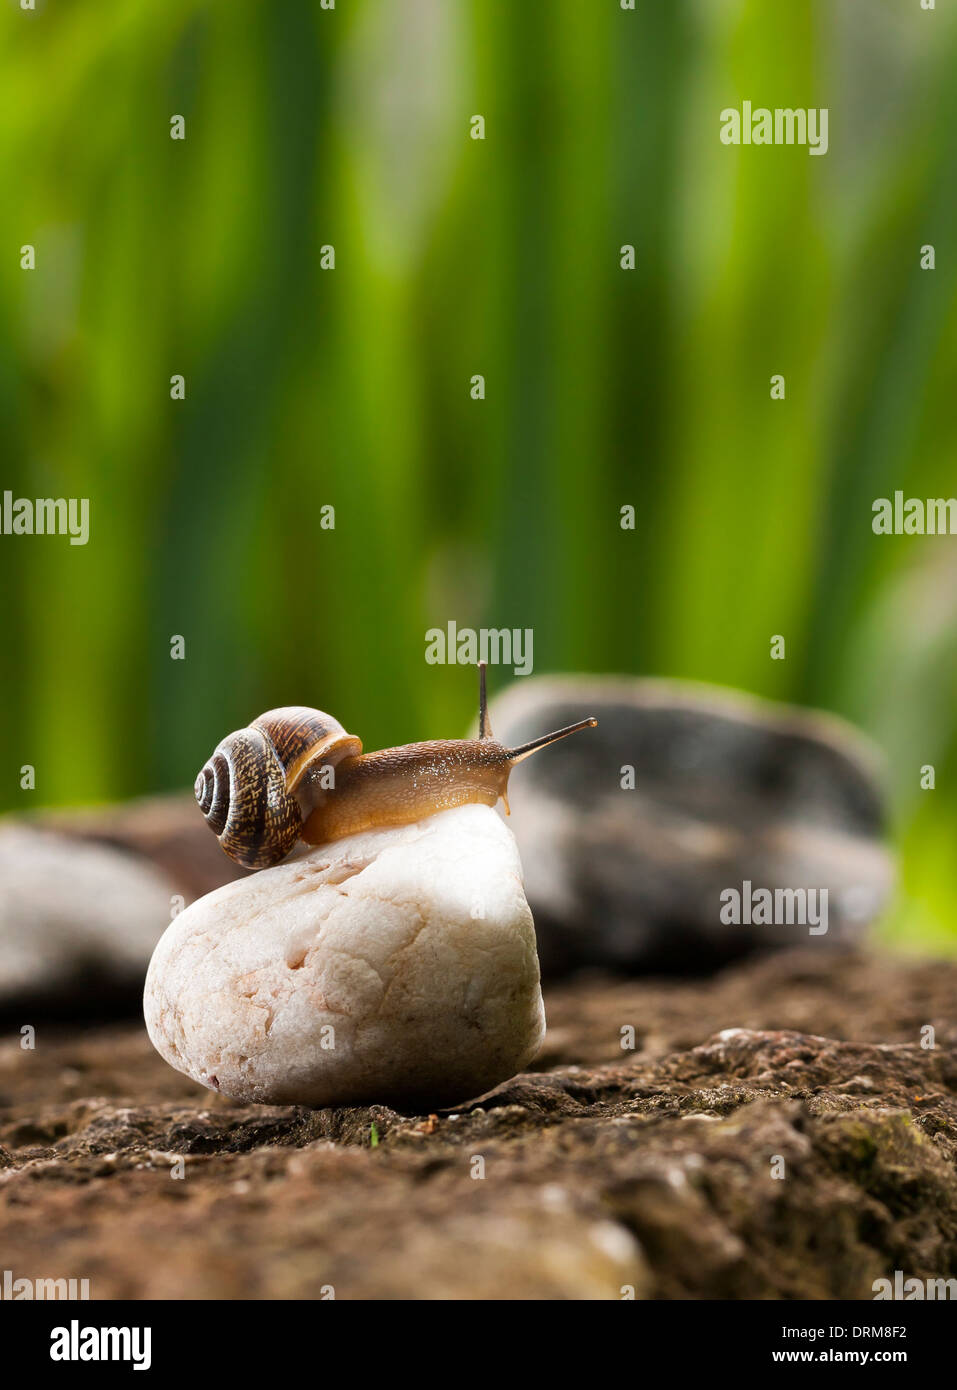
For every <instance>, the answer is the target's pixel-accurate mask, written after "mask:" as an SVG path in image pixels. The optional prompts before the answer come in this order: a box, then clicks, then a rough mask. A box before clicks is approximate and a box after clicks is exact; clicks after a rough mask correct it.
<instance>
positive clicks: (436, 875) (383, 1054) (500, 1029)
mask: <svg viewBox="0 0 957 1390" xmlns="http://www.w3.org/2000/svg"><path fill="white" fill-rule="evenodd" d="M143 1011H144V1015H145V1018H146V1026H147V1030H148V1032H149V1035H150V1038H151V1039H152V1042H153V1045H154V1047H155V1048H156V1049H157V1051H158V1052H159V1053H160V1054H161V1056H163V1057H165V1058H166V1060H167V1061H168V1062H169V1064H170V1065H171V1066H173V1067H175V1068H176V1069H177V1071H182V1072H185V1074H186V1075H187V1076H191V1077H192V1078H193V1079H194V1080H195V1081H201V1082H202V1083H203V1084H204V1085H206V1086H208V1087H209V1088H210V1089H211V1090H215V1091H221V1092H222V1093H223V1094H224V1095H227V1096H231V1097H232V1098H233V1099H234V1100H242V1101H258V1102H270V1103H274V1104H290V1103H296V1104H301V1105H310V1106H323V1105H345V1104H361V1103H362V1102H365V1101H372V1100H376V1101H383V1102H387V1103H388V1104H390V1105H406V1106H414V1107H421V1106H423V1105H427V1106H429V1107H434V1106H436V1105H447V1104H450V1103H452V1102H455V1101H464V1100H470V1099H471V1098H473V1097H474V1096H480V1095H482V1094H484V1092H486V1091H488V1090H490V1089H491V1087H492V1086H496V1085H498V1084H499V1082H501V1081H505V1080H507V1079H508V1078H509V1077H510V1076H513V1075H514V1074H515V1073H516V1072H517V1071H520V1070H521V1069H522V1067H524V1066H526V1065H527V1064H528V1063H529V1062H530V1061H531V1060H532V1059H533V1058H534V1057H535V1055H536V1054H537V1052H538V1051H539V1048H540V1047H541V1043H542V1037H543V1035H544V1032H545V1021H544V1017H543V1011H542V992H541V987H540V983H539V968H538V956H537V955H536V953H535V930H534V927H533V925H532V915H531V913H530V912H529V909H528V903H527V902H526V900H525V894H524V893H523V891H522V867H521V864H520V863H519V859H518V851H517V850H516V848H515V839H514V837H513V836H512V835H511V834H510V833H509V831H508V830H507V829H506V827H505V826H504V825H503V824H502V822H501V820H500V819H499V817H498V816H496V814H495V812H494V811H492V810H491V809H490V808H489V807H488V806H458V807H456V808H455V809H453V810H449V811H443V812H442V813H441V814H440V815H435V816H428V817H426V819H425V820H422V821H419V822H417V823H415V824H412V825H400V826H392V827H388V828H385V829H379V830H370V831H366V832H364V833H363V834H360V835H349V836H345V837H344V838H343V839H341V840H336V841H335V842H334V843H333V844H329V845H321V846H319V847H318V848H316V849H314V850H311V851H308V852H305V853H302V854H299V855H298V856H297V857H295V858H293V859H291V860H287V861H286V862H285V863H283V864H277V865H276V866H275V867H274V868H271V869H263V870H262V872H260V873H257V874H253V875H251V876H250V877H249V878H246V879H242V880H240V881H239V882H237V883H229V884H226V885H225V886H224V887H222V888H219V889H217V891H216V892H215V893H209V894H207V895H206V896H205V897H204V898H201V899H200V900H199V901H198V902H196V903H194V904H193V905H192V906H191V907H189V908H187V909H186V911H185V912H183V913H182V914H181V915H180V916H178V917H177V918H176V920H175V921H174V922H172V923H171V924H170V926H169V927H168V928H167V929H166V932H165V934H164V935H163V938H162V940H161V941H160V943H159V945H158V946H157V947H156V951H155V953H154V955H153V959H152V961H151V962H150V968H149V973H148V975H147V977H146V989H145V993H144V1000H143Z"/></svg>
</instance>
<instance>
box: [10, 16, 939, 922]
mask: <svg viewBox="0 0 957 1390" xmlns="http://www.w3.org/2000/svg"><path fill="white" fill-rule="evenodd" d="M954 8H955V7H954V6H952V5H949V4H946V3H944V4H940V3H939V4H938V6H937V9H936V10H935V11H932V12H929V11H923V10H922V9H921V7H920V0H818V3H813V2H812V0H695V2H692V0H639V3H638V8H637V10H636V11H635V12H629V11H623V10H622V9H621V8H620V4H619V0H564V2H563V0H338V2H337V4H336V7H335V9H333V10H325V9H323V8H322V6H321V4H320V3H319V0H314V3H309V2H307V0H302V2H301V3H298V2H295V0H287V2H286V3H282V4H279V3H275V2H273V3H266V0H260V2H259V3H254V2H253V0H222V3H212V2H211V0H97V2H96V3H92V0H72V2H69V0H37V10H36V13H29V12H23V11H21V9H20V8H19V3H18V0H5V3H4V6H3V12H2V21H0V142H2V143H0V186H2V190H3V196H2V199H0V441H2V443H0V447H2V465H3V466H2V485H3V487H4V488H6V489H10V490H12V491H13V493H14V495H24V496H29V497H37V496H81V497H89V498H90V499H91V539H90V542H89V544H88V545H87V546H86V547H79V546H78V547H72V546H70V545H69V544H68V543H67V541H66V540H65V539H61V538H55V537H45V538H42V539H40V538H28V537H0V593H2V612H3V634H4V641H3V657H4V667H3V680H2V683H0V700H2V711H0V713H2V720H0V724H2V728H3V735H2V738H3V743H4V748H3V758H2V768H3V775H2V777H0V806H2V807H3V808H5V809H10V808H14V809H27V808H30V809H32V808H34V807H38V806H41V805H49V804H65V803H79V802H91V801H101V800H106V799H111V798H120V797H127V796H131V795H134V794H138V793H143V792H149V791H156V790H159V789H163V788H173V787H180V786H184V785H189V784H191V783H192V779H193V776H194V775H195V772H196V770H197V768H198V766H199V765H200V764H201V763H202V762H203V761H204V760H205V758H206V757H207V755H208V753H209V752H210V751H211V749H212V747H213V745H214V744H215V743H216V741H217V740H218V739H219V738H220V737H221V736H222V735H223V734H224V733H226V732H227V731H228V730H230V729H232V728H234V727H236V726H238V725H242V724H244V723H246V722H247V721H248V720H249V719H250V718H251V717H252V716H254V715H255V714H257V713H259V712H260V711H261V710H262V709H264V708H266V707H268V706H271V705H276V704H281V703H287V702H297V703H306V704H316V705H319V706H321V707H323V708H326V709H329V710H331V711H332V712H334V713H335V714H337V715H338V716H339V717H340V718H341V719H342V720H343V722H344V723H345V724H346V726H347V727H348V728H349V729H351V730H353V731H355V732H357V733H358V734H359V735H360V736H361V737H362V738H363V740H364V741H365V743H366V747H367V748H371V747H376V746H382V745H385V744H390V743H397V742H405V741H407V740H411V739H416V738H423V737H436V736H439V735H454V734H458V733H461V732H463V731H464V730H465V728H466V727H467V726H468V723H469V721H470V720H471V719H472V717H473V715H474V710H473V705H474V698H475V692H474V678H473V674H472V673H470V672H469V671H468V670H467V669H465V668H463V667H457V666H429V665H427V664H426V663H425V660H424V651H425V640H424V634H425V630H426V629H427V628H428V627H430V626H432V625H438V626H444V625H445V624H446V623H447V621H448V620H449V619H451V618H454V619H455V620H456V621H457V622H458V623H459V624H460V625H468V626H474V627H482V626H487V627H502V626H509V627H523V628H524V627H531V628H533V629H534V636H535V649H534V650H535V670H536V673H543V672H548V671H558V670H588V671H621V672H636V673H645V674H656V675H673V676H685V677H691V678H695V679H702V680H708V681H715V682H720V683H724V684H729V685H734V686H740V687H743V688H745V689H748V690H751V691H755V692H758V693H760V694H763V695H766V696H770V697H773V698H781V699H787V700H792V701H797V702H801V703H805V704H811V705H817V706H821V707H823V708H827V709H830V710H834V711H837V712H839V713H841V714H843V715H845V716H847V717H849V718H850V719H852V720H854V721H856V722H857V723H859V724H860V725H861V726H862V727H863V728H864V729H866V730H868V731H869V732H870V733H871V734H872V735H873V736H874V737H875V738H876V740H877V741H878V743H879V744H880V745H881V747H882V748H883V750H884V752H885V754H886V757H887V767H888V785H889V789H890V793H891V798H892V807H893V815H894V828H895V835H896V837H897V840H898V842H899V844H900V846H901V849H902V851H903V868H902V883H901V891H900V894H899V902H898V906H897V908H896V909H895V911H894V913H893V914H891V916H890V918H889V920H888V921H887V923H885V925H884V928H883V931H884V934H885V937H886V938H887V939H889V940H894V941H895V942H899V943H902V944H906V945H916V946H919V947H922V948H926V947H928V946H932V947H934V948H937V949H939V948H942V947H943V948H949V949H957V913H955V911H954V900H955V894H957V854H955V850H957V788H955V776H957V741H955V726H957V719H955V713H957V540H955V538H953V537H938V538H932V537H913V536H901V537H876V536H874V534H873V533H872V530H871V503H872V501H873V499H874V498H875V497H879V496H889V495H892V494H893V492H894V490H895V489H897V488H900V489H903V490H904V491H905V493H907V494H908V495H910V494H913V495H915V496H919V497H928V496H950V495H953V494H954V493H955V491H957V452H955V442H957V440H955V435H957V426H955V421H957V412H955V400H954V395H955V383H957V296H955V266H957V259H955V257H957V238H955V227H957V82H955V80H954V73H955V70H957V19H955V13H954ZM743 99H749V100H751V101H752V102H753V103H754V104H755V105H768V106H772V107H773V106H794V107H821V106H827V107H828V108H829V111H830V131H829V136H830V149H829V152H828V154H827V155H826V156H823V157H811V156H809V154H808V152H807V150H806V149H804V148H801V147H792V148H773V149H768V148H763V149H762V148H756V147H752V148H750V149H747V148H741V149H735V148H728V147H725V146H724V145H722V144H721V142H720V140H719V138H718V132H719V113H720V111H721V109H722V108H724V107H726V106H730V105H739V104H740V102H741V101H742V100H743ZM177 114H179V115H182V116H184V117H185V120H186V139H185V140H184V141H173V140H171V139H170V118H171V116H173V115H177ZM475 114H481V115H483V116H484V118H485V121H486V139H485V140H484V141H476V140H472V139H471V138H470V136H469V128H470V124H469V123H470V118H471V117H472V116H473V115H475ZM26 243H31V244H33V245H35V246H36V254H37V268H36V270H35V271H33V272H25V271H22V270H21V269H20V247H21V246H22V245H24V244H26ZM925 243H932V244H933V245H934V246H935V248H936V263H937V264H936V269H935V270H934V271H932V272H931V271H922V270H921V269H920V265H919V258H920V248H921V246H922V245H923V244H925ZM330 244H331V245H333V246H334V247H335V257H336V265H335V269H334V270H323V269H321V268H320V247H321V246H323V245H330ZM626 244H632V245H634V246H635V248H636V252H637V262H638V263H637V268H636V269H635V270H634V271H625V270H622V269H621V267H620V264H619V253H620V248H621V247H622V246H623V245H626ZM174 373H182V374H183V375H184V376H185V378H186V393H187V394H186V399H185V401H173V400H171V399H170V384H169V383H170V377H171V376H172V375H173V374H174ZM476 373H481V374H482V375H483V376H484V377H485V380H486V391H487V396H486V399H485V400H484V401H475V400H472V399H471V397H470V389H469V387H470V379H471V377H472V376H473V375H474V374H476ZM774 373H782V374H783V375H784V376H785V378H786V384H787V385H786V390H787V397H786V400H785V401H783V402H776V401H772V400H771V398H770V385H769V382H770V377H771V376H772V374H774ZM625 504H632V505H634V506H635V507H636V509H637V518H638V520H637V529H636V530H635V531H633V532H632V531H623V530H621V528H620V526H619V509H620V508H621V507H622V506H623V505H625ZM323 505H332V506H334V507H335V514H336V527H335V530H324V529H321V528H320V525H319V516H320V508H321V507H322V506H323ZM778 633H780V634H783V635H784V636H785V637H786V639H787V659H786V661H772V660H771V659H770V638H771V636H772V634H778ZM174 634H181V635H182V636H183V637H184V638H185V642H186V659H185V660H182V661H174V660H171V659H170V641H171V638H172V637H173V635H174ZM507 678H508V679H511V676H510V674H509V675H508V677H507ZM505 679H506V675H505V673H504V672H501V671H498V672H493V673H492V687H493V689H495V688H500V687H501V684H502V683H503V682H504V680H505ZM25 763H32V764H34V765H35V766H36V770H37V788H36V790H35V791H32V792H29V791H22V790H21V789H20V786H19V769H20V767H21V765H23V764H25ZM926 763H932V764H934V766H935V768H936V781H937V786H936V789H935V790H933V791H922V790H921V789H920V783H919V775H920V767H921V765H922V764H926Z"/></svg>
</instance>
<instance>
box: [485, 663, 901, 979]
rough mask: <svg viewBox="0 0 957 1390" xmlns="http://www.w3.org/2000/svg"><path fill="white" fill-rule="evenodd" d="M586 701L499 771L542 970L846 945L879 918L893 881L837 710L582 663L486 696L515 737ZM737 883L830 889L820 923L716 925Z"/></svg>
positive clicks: (504, 736)
mask: <svg viewBox="0 0 957 1390" xmlns="http://www.w3.org/2000/svg"><path fill="white" fill-rule="evenodd" d="M587 715H595V716H596V717H597V719H598V728H597V729H593V730H588V731H587V732H585V733H582V734H577V735H576V736H575V737H574V738H571V739H569V740H568V741H567V742H566V743H562V744H561V745H560V746H559V747H557V748H554V749H547V750H545V751H544V752H542V753H540V754H538V755H537V756H536V757H534V758H530V759H529V760H528V761H527V762H525V763H523V764H522V765H521V766H520V767H519V768H518V769H517V770H516V772H515V774H514V775H513V777H512V779H511V783H510V786H509V802H510V805H511V810H512V814H511V818H510V821H509V824H510V825H511V828H512V830H513V831H514V833H515V836H516V838H517V840H518V846H519V850H520V852H521V856H522V864H523V866H524V870H525V882H526V892H527V895H528V899H529V902H530V903H531V906H532V912H533V913H534V916H535V927H536V931H537V934H538V942H539V953H540V955H541V959H542V965H543V969H545V970H546V971H548V972H551V973H561V972H565V971H569V970H572V969H575V968H579V967H587V966H601V967H606V968H611V969H617V970H625V971H639V972H642V971H664V972H669V973H693V974H698V973H703V972H706V971H709V970H713V969H715V968H717V967H719V966H720V965H722V964H724V963H725V962H727V961H730V960H732V959H734V958H736V957H739V956H742V955H745V954H747V953H748V952H752V951H757V950H761V949H765V948H777V947H781V946H798V945H802V944H804V943H806V942H808V941H811V942H813V943H815V944H818V943H821V944H822V945H823V946H824V947H827V946H829V945H831V946H833V945H838V944H839V945H848V944H850V943H852V942H854V941H856V940H858V939H860V937H861V936H862V934H863V933H864V932H865V930H866V928H867V926H868V924H869V923H870V922H872V921H873V920H874V919H875V918H876V917H877V916H878V915H879V913H880V911H881V909H882V908H883V906H884V905H885V903H886V901H887V898H888V895H889V893H890V890H891V887H892V884H893V879H894V868H893V861H892V858H891V856H890V854H889V852H888V850H887V848H886V847H885V845H884V843H883V839H882V832H883V825H884V809H883V802H882V796H881V792H880V788H879V761H878V757H877V754H876V750H874V748H873V747H872V745H870V744H869V743H868V741H867V740H866V739H864V738H863V737H862V736H861V735H860V734H859V733H858V732H857V731H856V730H854V729H853V728H851V727H850V726H849V725H847V724H846V723H844V722H843V721H841V720H839V719H837V718H834V717H832V716H830V715H823V714H818V713H814V712H809V711H803V710H798V709H793V708H791V707H789V706H784V705H775V704H771V703H769V702H766V701H763V700H758V699H755V698H752V697H750V696H746V695H743V694H740V693H738V692H735V691H730V690H723V689H718V688H713V687H709V686H703V685H695V684H686V683H683V682H671V681H658V680H632V679H623V678H601V677H593V676H567V677H531V678H529V679H527V680H520V681H516V682H515V683H514V684H513V685H511V686H510V687H509V688H508V689H507V690H506V691H504V692H503V693H502V694H501V695H500V696H499V697H498V698H497V699H496V700H495V701H494V702H493V704H492V706H491V718H492V728H493V730H494V732H495V736H496V738H498V739H500V740H501V741H502V742H503V743H505V744H508V745H513V746H514V745H515V744H519V743H522V742H525V741H526V740H528V739H531V738H534V737H535V736H536V735H538V734H541V733H543V732H544V731H545V730H547V729H557V728H560V727H562V726H563V725H565V724H570V723H573V722H574V721H575V720H578V719H582V718H584V717H586V716H587ZM629 767H630V768H633V769H634V788H635V789H634V790H625V789H623V787H622V779H623V769H628V768H629ZM624 776H625V777H627V772H625V774H624ZM746 881H750V883H751V884H752V885H753V888H754V889H755V890H757V889H758V888H768V889H772V890H773V889H777V888H781V889H795V888H804V889H812V888H813V889H817V890H820V889H823V888H826V889H827V890H828V930H827V932H826V934H823V935H816V936H809V934H808V930H807V927H802V926H799V925H797V924H794V925H776V926H763V925H745V924H741V925H726V924H724V923H722V921H721V918H720V912H721V897H720V895H721V893H722V891H723V890H725V889H728V888H735V889H737V890H738V891H739V892H740V891H741V889H742V885H743V884H744V883H745V882H746Z"/></svg>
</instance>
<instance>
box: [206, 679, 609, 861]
mask: <svg viewBox="0 0 957 1390" xmlns="http://www.w3.org/2000/svg"><path fill="white" fill-rule="evenodd" d="M597 722H598V721H597V720H596V719H593V718H588V719H582V720H579V721H578V723H576V724H569V725H568V726H567V727H566V728H563V729H557V730H555V732H554V733H550V734H543V735H542V736H541V737H540V738H536V739H533V740H532V741H531V742H530V743H523V744H521V745H520V746H519V747H516V748H506V747H504V746H503V745H502V744H501V743H499V742H498V740H497V739H496V738H495V737H494V735H493V734H492V728H491V724H490V723H489V717H488V705H487V700H486V692H485V662H484V661H483V662H480V663H479V731H478V737H477V738H468V739H431V740H429V741H427V742H424V743H406V744H403V745H401V746H400V747H398V748H383V749H381V750H380V751H378V752H375V753H363V751H362V743H361V742H360V740H359V739H358V738H357V737H356V736H355V735H354V734H349V733H347V732H346V730H345V729H344V728H343V726H342V725H341V724H340V723H339V721H338V720H337V719H334V718H333V717H332V715H329V714H325V713H323V711H322V710H317V709H308V708H306V707H305V706H302V705H288V706H285V707H283V708H280V709H273V710H268V711H267V712H266V713H265V714H262V715H260V716H259V718H258V719H254V720H253V722H252V723H251V724H250V725H249V727H248V728H245V729H239V730H237V731H236V732H235V733H232V734H229V735H227V737H226V738H224V739H223V740H222V742H221V743H219V744H218V746H217V747H216V749H215V751H214V753H213V755H212V757H211V758H210V759H209V761H208V762H207V763H206V764H205V766H204V767H203V769H202V770H201V772H200V773H199V776H198V777H197V778H196V784H195V792H196V800H197V802H198V803H199V806H200V809H201V810H202V812H203V814H204V816H205V817H206V821H207V823H208V825H209V826H210V828H211V830H212V831H213V832H214V834H215V835H216V836H217V838H218V840H219V843H220V845H221V846H222V848H223V850H224V851H225V852H226V854H227V855H229V857H230V858H231V859H233V860H235V861H236V863H238V864H241V865H242V866H243V867H244V868H247V869H264V868H269V867H271V866H273V865H275V864H278V863H279V862H280V861H281V860H283V859H285V857H286V855H287V854H288V853H289V852H290V850H291V849H292V848H293V846H294V845H295V844H296V842H297V840H299V839H302V840H304V841H305V842H306V843H307V844H309V845H323V844H328V843H330V842H332V841H335V840H340V839H342V838H344V837H345V836H348V835H356V834H360V833H362V832H363V831H368V830H375V829H381V828H384V827H389V826H402V825H410V824H412V823H413V822H415V821H419V820H422V819H423V818H424V817H426V816H431V815H435V814H436V813H438V812H440V811H447V810H450V809H451V808H453V807H456V806H464V805H467V804H471V803H475V804H478V805H483V806H495V805H496V803H497V802H498V800H499V798H500V797H501V799H502V800H503V801H504V803H505V810H506V814H507V813H508V779H509V775H510V773H511V771H512V768H514V767H515V766H516V765H517V764H518V763H520V762H522V761H524V759H525V758H528V757H530V756H531V754H532V753H535V752H537V751H538V749H540V748H546V747H547V746H548V745H549V744H550V743H556V742H557V741H558V740H559V739H563V738H567V737H568V736H569V735H570V734H574V733H578V731H579V730H580V729H588V728H593V727H594V726H595V725H596V724H597Z"/></svg>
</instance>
